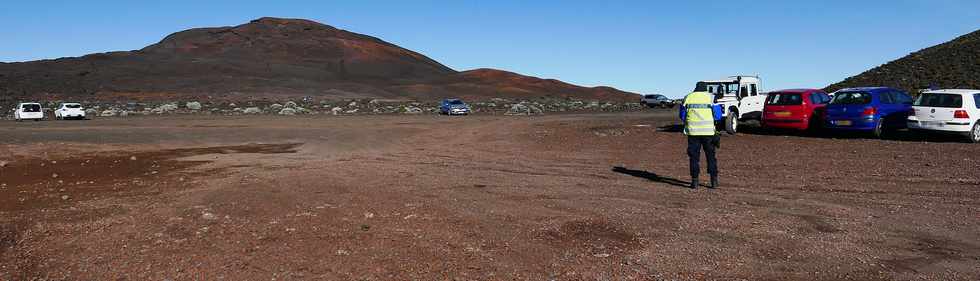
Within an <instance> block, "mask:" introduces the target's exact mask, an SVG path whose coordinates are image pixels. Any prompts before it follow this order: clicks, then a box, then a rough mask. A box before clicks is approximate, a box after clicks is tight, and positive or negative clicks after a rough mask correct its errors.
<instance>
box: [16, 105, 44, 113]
mask: <svg viewBox="0 0 980 281" xmlns="http://www.w3.org/2000/svg"><path fill="white" fill-rule="evenodd" d="M21 109H23V110H24V112H41V105H40V104H25V105H23V106H21Z"/></svg>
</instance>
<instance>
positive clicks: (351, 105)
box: [347, 101, 357, 107]
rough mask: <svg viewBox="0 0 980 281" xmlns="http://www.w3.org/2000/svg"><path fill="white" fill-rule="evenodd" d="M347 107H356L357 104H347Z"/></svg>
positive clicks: (354, 102) (353, 102)
mask: <svg viewBox="0 0 980 281" xmlns="http://www.w3.org/2000/svg"><path fill="white" fill-rule="evenodd" d="M347 107H357V102H356V101H352V102H350V103H348V104H347Z"/></svg>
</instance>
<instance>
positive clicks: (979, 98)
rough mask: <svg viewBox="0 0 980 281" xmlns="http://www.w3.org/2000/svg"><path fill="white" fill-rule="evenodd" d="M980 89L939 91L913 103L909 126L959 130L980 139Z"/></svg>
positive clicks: (950, 131) (939, 130)
mask: <svg viewBox="0 0 980 281" xmlns="http://www.w3.org/2000/svg"><path fill="white" fill-rule="evenodd" d="M977 121H980V90H935V91H927V92H924V93H922V94H920V95H919V97H918V98H916V99H915V102H914V103H912V112H911V113H910V114H909V119H908V125H909V129H911V130H917V131H932V132H945V133H958V134H963V135H967V136H969V137H970V142H974V143H977V142H980V122H977Z"/></svg>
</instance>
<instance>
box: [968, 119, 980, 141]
mask: <svg viewBox="0 0 980 281" xmlns="http://www.w3.org/2000/svg"><path fill="white" fill-rule="evenodd" d="M970 142H972V143H980V120H977V122H976V124H973V132H972V133H970Z"/></svg>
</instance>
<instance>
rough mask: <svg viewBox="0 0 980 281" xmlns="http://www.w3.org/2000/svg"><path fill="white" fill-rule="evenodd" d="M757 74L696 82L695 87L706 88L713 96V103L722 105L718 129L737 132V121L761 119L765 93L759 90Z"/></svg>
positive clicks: (730, 132)
mask: <svg viewBox="0 0 980 281" xmlns="http://www.w3.org/2000/svg"><path fill="white" fill-rule="evenodd" d="M760 82H761V81H760V79H759V76H748V75H738V76H729V77H727V78H723V79H718V80H706V81H700V82H698V85H697V86H696V88H697V89H706V91H708V92H709V93H711V94H713V95H714V96H715V104H721V105H722V117H723V118H722V123H721V124H718V127H719V130H725V131H726V132H728V133H729V134H732V135H734V134H736V133H738V122H739V121H747V120H760V119H762V108H763V106H764V105H765V103H766V94H765V93H763V92H762V90H761V86H760V85H761V83H760Z"/></svg>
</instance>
